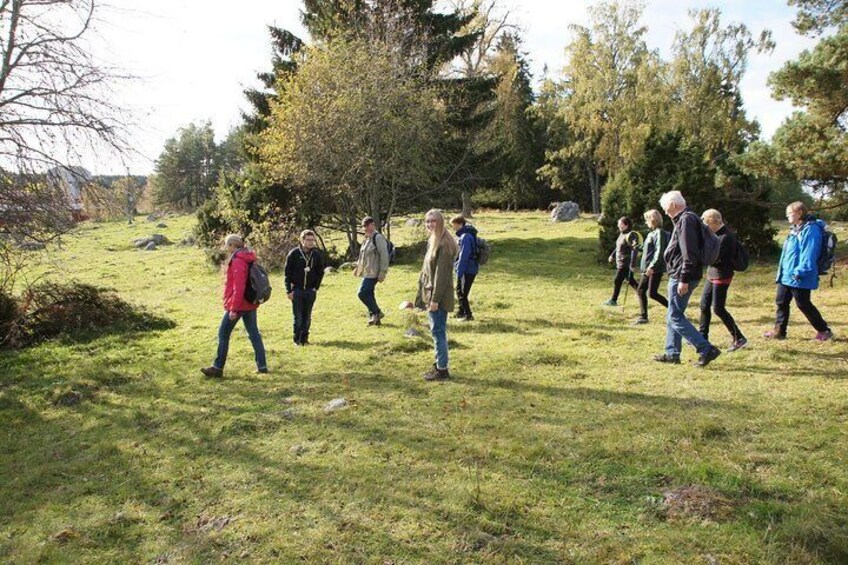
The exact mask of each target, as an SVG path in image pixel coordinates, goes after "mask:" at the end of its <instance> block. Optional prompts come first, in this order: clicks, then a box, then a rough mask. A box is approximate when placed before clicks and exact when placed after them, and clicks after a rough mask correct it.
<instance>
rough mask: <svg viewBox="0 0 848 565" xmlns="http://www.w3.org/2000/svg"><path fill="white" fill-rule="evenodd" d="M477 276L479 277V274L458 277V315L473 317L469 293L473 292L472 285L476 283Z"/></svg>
mask: <svg viewBox="0 0 848 565" xmlns="http://www.w3.org/2000/svg"><path fill="white" fill-rule="evenodd" d="M475 278H477V275H469V274H465V275H462V276H461V277H457V278H456V298H457V300H458V301H459V310H457V312H456V315H457V316H465V317H466V318H470V317H471V304H469V303H468V295H469V294H470V293H471V285H473V284H474V279H475Z"/></svg>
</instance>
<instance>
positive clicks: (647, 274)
mask: <svg viewBox="0 0 848 565" xmlns="http://www.w3.org/2000/svg"><path fill="white" fill-rule="evenodd" d="M645 276H646V277H653V276H654V269H653V267H651V268H649V269H648V270H647V271H645Z"/></svg>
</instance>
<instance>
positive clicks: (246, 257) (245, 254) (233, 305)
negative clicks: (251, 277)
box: [224, 248, 258, 312]
mask: <svg viewBox="0 0 848 565" xmlns="http://www.w3.org/2000/svg"><path fill="white" fill-rule="evenodd" d="M254 261H256V253H254V252H253V251H250V250H249V249H246V248H243V249H241V250H239V251H236V252H235V253H234V254H233V256H232V257H231V258H230V264H229V265H228V266H227V282H226V283H225V284H224V310H226V311H227V312H244V311H246V310H256V309H257V308H258V306H257V305H256V304H253V303H252V302H248V301H247V300H245V299H244V289H245V287H247V277H248V270H249V269H250V264H251V263H252V262H254Z"/></svg>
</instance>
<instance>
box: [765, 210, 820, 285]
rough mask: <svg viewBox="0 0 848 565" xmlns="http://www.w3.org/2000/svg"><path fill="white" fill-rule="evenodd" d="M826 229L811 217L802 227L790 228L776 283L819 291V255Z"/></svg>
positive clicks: (781, 255) (782, 252) (806, 219)
mask: <svg viewBox="0 0 848 565" xmlns="http://www.w3.org/2000/svg"><path fill="white" fill-rule="evenodd" d="M825 228H826V225H825V223H824V222H823V221H821V220H817V219H815V218H813V217H812V216H807V217H806V218H804V223H803V224H801V227H800V228H799V227H796V226H794V225H793V226H792V229H790V230H789V237H787V238H786V242H785V243H784V244H783V251H781V253H780V266H779V267H778V269H777V280H776V282H779V283H780V284H782V285H784V286H790V287H794V288H806V289H809V290H815V289H817V288H818V287H819V269H818V262H819V254H820V253H821V247H822V239H823V236H824V230H825Z"/></svg>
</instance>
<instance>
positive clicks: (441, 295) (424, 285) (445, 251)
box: [416, 210, 459, 381]
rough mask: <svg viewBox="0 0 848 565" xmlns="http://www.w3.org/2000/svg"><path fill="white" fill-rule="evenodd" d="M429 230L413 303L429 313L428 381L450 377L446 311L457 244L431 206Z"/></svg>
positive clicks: (450, 300) (450, 302)
mask: <svg viewBox="0 0 848 565" xmlns="http://www.w3.org/2000/svg"><path fill="white" fill-rule="evenodd" d="M424 225H425V227H426V228H427V231H428V232H429V234H430V239H429V241H428V242H427V254H426V255H425V256H424V265H423V266H422V268H421V277H420V278H419V282H418V297H417V298H416V305H417V306H418V307H419V308H424V309H426V310H427V313H428V315H429V317H430V333H431V334H432V335H433V346H434V349H435V356H436V362H435V363H433V366H432V367H431V368H430V370H429V371H427V372H426V373H424V379H425V380H428V381H442V380H445V379H448V378H450V373H449V372H448V336H447V323H448V312H450V311H451V310H453V307H454V296H453V286H454V284H453V263H454V260H455V259H456V256H457V253H458V251H459V248H458V247H457V244H456V240H455V239H454V237H453V234H452V233H450V232H449V231H448V230H446V229H445V216H444V215H443V214H442V212H441V211H440V210H430V211H429V212H427V215H426V216H425V217H424Z"/></svg>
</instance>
